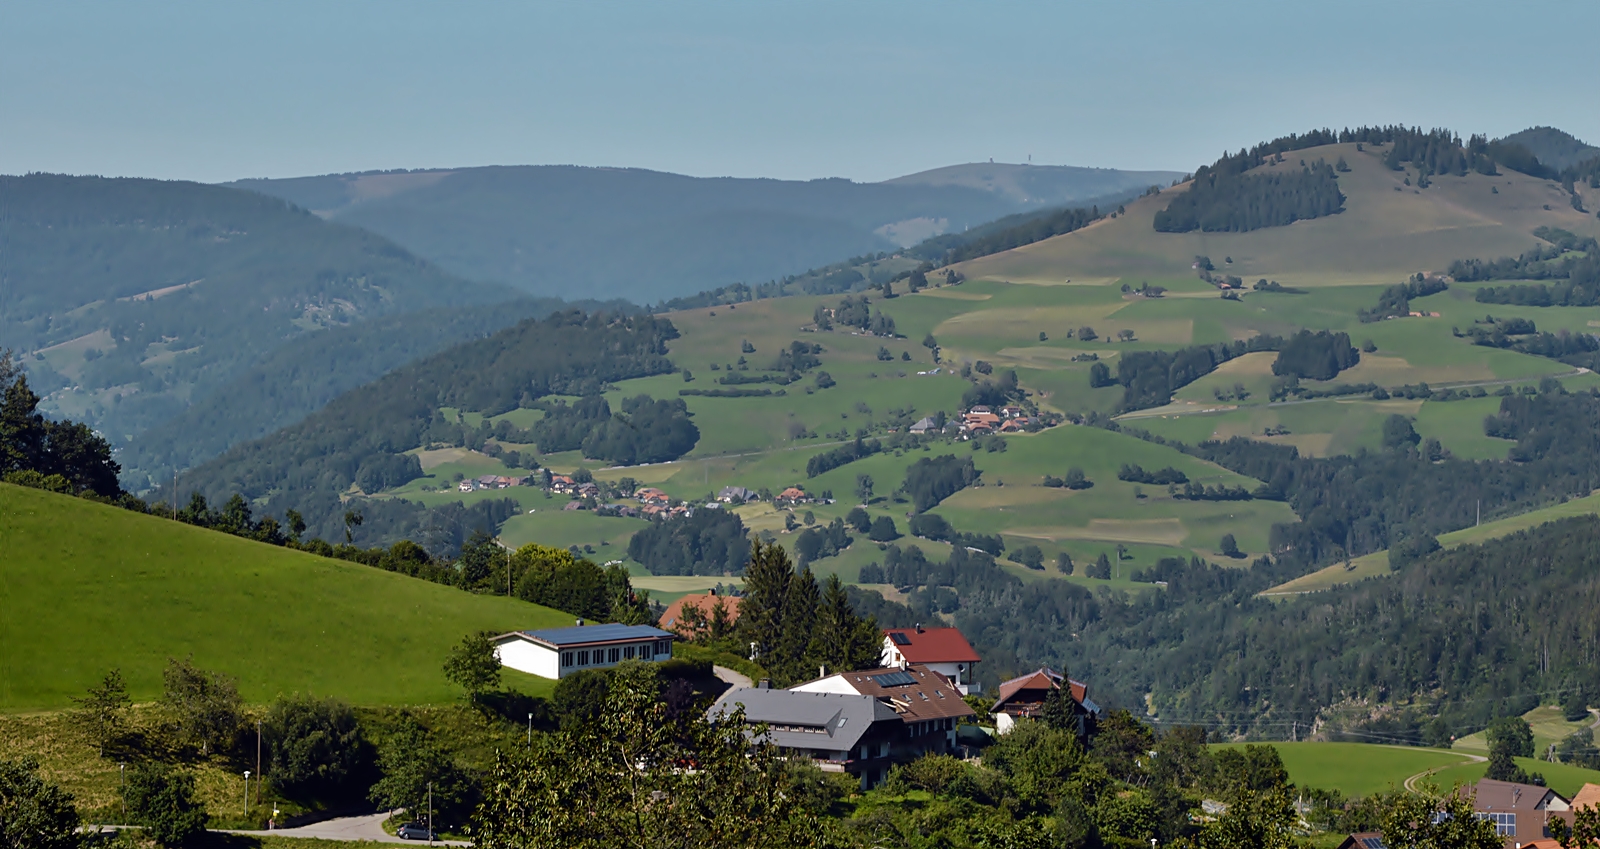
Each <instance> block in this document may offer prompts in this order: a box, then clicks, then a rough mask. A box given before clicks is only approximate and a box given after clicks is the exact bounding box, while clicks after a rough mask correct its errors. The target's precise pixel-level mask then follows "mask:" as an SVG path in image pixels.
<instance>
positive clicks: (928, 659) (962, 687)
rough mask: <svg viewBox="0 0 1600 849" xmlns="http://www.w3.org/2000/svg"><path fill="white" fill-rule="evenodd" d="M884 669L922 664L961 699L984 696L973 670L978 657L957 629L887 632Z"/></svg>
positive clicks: (884, 635)
mask: <svg viewBox="0 0 1600 849" xmlns="http://www.w3.org/2000/svg"><path fill="white" fill-rule="evenodd" d="M882 663H883V665H884V666H906V665H908V664H913V663H916V664H921V665H923V666H926V667H927V668H929V669H931V670H933V671H934V672H937V673H939V674H940V675H943V676H944V677H946V678H949V679H950V680H951V681H952V682H953V683H954V684H955V687H956V689H957V690H959V691H961V695H963V696H965V695H969V694H972V693H981V692H983V687H982V685H980V684H979V683H978V682H977V677H978V676H977V673H976V672H975V671H974V670H973V667H974V666H976V665H977V663H978V653H977V652H976V651H973V649H972V644H971V643H969V642H967V638H966V637H964V636H962V635H961V631H960V630H958V629H956V628H924V627H922V626H921V625H917V626H916V627H913V628H885V629H884V630H883V660H882Z"/></svg>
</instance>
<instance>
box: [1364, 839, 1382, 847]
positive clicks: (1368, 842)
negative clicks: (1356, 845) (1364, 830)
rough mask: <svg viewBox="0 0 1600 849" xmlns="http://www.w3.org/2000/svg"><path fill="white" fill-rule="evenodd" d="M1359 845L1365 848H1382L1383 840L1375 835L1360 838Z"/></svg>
mask: <svg viewBox="0 0 1600 849" xmlns="http://www.w3.org/2000/svg"><path fill="white" fill-rule="evenodd" d="M1361 845H1362V846H1365V847H1366V849H1383V841H1382V840H1381V839H1379V838H1376V837H1363V838H1361Z"/></svg>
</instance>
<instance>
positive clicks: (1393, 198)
mask: <svg viewBox="0 0 1600 849" xmlns="http://www.w3.org/2000/svg"><path fill="white" fill-rule="evenodd" d="M1359 146H1360V147H1362V148H1363V149H1362V150H1358V149H1357V147H1358V144H1357V143H1353V142H1352V143H1348V144H1330V145H1322V146H1317V147H1311V148H1307V149H1304V150H1297V151H1293V152H1291V153H1287V154H1284V159H1283V161H1282V162H1269V163H1267V164H1264V165H1261V166H1259V167H1257V168H1254V169H1252V170H1251V171H1250V173H1251V174H1253V175H1268V176H1270V175H1274V174H1285V175H1287V174H1292V173H1298V172H1299V171H1301V169H1302V166H1301V164H1300V163H1301V162H1302V161H1304V162H1305V163H1307V164H1310V163H1315V162H1317V161H1318V160H1321V161H1323V162H1325V163H1328V164H1330V165H1331V164H1333V163H1336V162H1339V161H1340V160H1341V159H1342V160H1343V162H1344V163H1345V164H1346V166H1347V167H1348V168H1349V169H1350V170H1348V171H1343V172H1337V183H1338V189H1339V191H1340V192H1341V193H1342V194H1343V195H1344V203H1343V208H1342V211H1341V212H1339V213H1337V214H1334V215H1327V216H1324V217H1318V218H1315V219H1314V220H1302V221H1296V222H1295V223H1293V224H1289V225H1287V226H1279V227H1267V228H1264V229H1257V230H1252V231H1250V232H1204V231H1195V232H1188V233H1158V232H1156V230H1155V226H1154V221H1155V217H1156V214H1157V213H1158V212H1160V211H1162V210H1165V209H1166V208H1167V207H1169V206H1170V205H1171V204H1172V202H1173V200H1174V197H1175V194H1174V193H1182V192H1186V191H1188V190H1189V184H1187V183H1186V184H1184V185H1182V186H1178V187H1176V188H1173V189H1169V190H1166V191H1163V192H1162V193H1161V194H1158V195H1149V196H1146V197H1143V198H1140V199H1138V200H1136V201H1132V202H1130V203H1128V204H1127V205H1126V207H1125V209H1126V212H1125V214H1122V215H1119V216H1117V217H1116V218H1114V219H1107V220H1104V221H1100V222H1097V223H1095V224H1093V225H1091V226H1089V227H1086V228H1084V229H1082V230H1079V231H1077V232H1073V233H1068V234H1066V235H1062V236H1056V237H1054V238H1051V239H1047V240H1045V241H1043V242H1039V243H1036V244H1032V245H1028V246H1025V247H1021V248H1017V249H1015V250H1011V251H1006V252H1004V253H1000V254H995V255H993V256H988V257H983V258H981V259H975V260H971V261H968V262H964V263H961V264H958V265H957V266H956V267H955V270H956V271H957V272H958V273H960V274H963V275H965V276H966V277H968V278H972V279H979V278H983V279H994V280H1007V281H1012V282H1017V283H1036V284H1047V285H1060V284H1063V283H1065V282H1067V281H1068V280H1075V281H1078V282H1079V283H1084V282H1090V281H1097V280H1105V279H1107V278H1110V279H1117V278H1127V277H1138V276H1148V277H1151V278H1155V277H1177V276H1185V275H1187V274H1190V273H1192V272H1191V271H1190V268H1191V266H1192V265H1193V263H1194V262H1195V257H1197V256H1207V257H1211V258H1212V259H1213V260H1218V261H1220V260H1221V259H1222V258H1224V257H1231V258H1232V259H1233V262H1232V263H1230V264H1229V266H1230V267H1229V269H1228V272H1227V273H1229V274H1234V275H1237V276H1239V277H1241V278H1244V279H1246V280H1252V281H1253V280H1255V279H1257V278H1269V279H1274V280H1277V281H1279V282H1280V283H1282V284H1284V285H1288V286H1326V285H1351V284H1361V283H1368V284H1373V283H1390V282H1395V281H1398V280H1400V279H1403V278H1405V277H1407V276H1409V275H1411V274H1413V273H1415V272H1417V271H1428V270H1438V271H1442V270H1443V269H1444V268H1445V267H1447V266H1448V265H1449V264H1450V263H1451V262H1452V261H1454V260H1457V259H1461V258H1463V257H1474V256H1479V257H1490V256H1505V255H1509V256H1515V255H1517V254H1520V253H1522V252H1523V251H1525V250H1527V249H1529V248H1531V247H1533V246H1535V245H1536V244H1538V241H1537V240H1536V239H1535V238H1534V237H1533V236H1532V235H1531V234H1532V231H1533V230H1534V229H1536V228H1538V227H1541V226H1550V227H1560V228H1564V229H1566V230H1570V231H1572V232H1574V233H1581V234H1584V235H1590V236H1594V235H1600V221H1597V220H1596V219H1595V217H1594V215H1593V213H1588V214H1585V213H1582V212H1579V211H1577V210H1576V209H1574V208H1573V207H1572V204H1571V202H1570V201H1571V198H1570V196H1569V195H1568V193H1567V191H1566V190H1565V189H1563V188H1562V186H1561V184H1559V183H1556V182H1553V181H1550V180H1545V179H1539V178H1537V177H1531V176H1528V175H1526V174H1521V173H1518V172H1516V171H1512V170H1510V169H1508V168H1500V169H1499V171H1500V173H1499V174H1498V175H1497V176H1488V175H1484V174H1479V173H1475V172H1474V173H1468V174H1466V175H1465V176H1454V175H1448V174H1440V175H1430V176H1428V177H1427V183H1428V185H1427V186H1426V187H1425V188H1424V187H1422V186H1420V185H1418V183H1419V181H1420V175H1421V172H1420V170H1419V168H1418V167H1417V166H1416V165H1414V164H1405V165H1404V166H1403V167H1402V169H1401V170H1393V169H1392V168H1390V167H1389V166H1388V165H1386V164H1385V162H1384V157H1385V146H1383V145H1371V144H1362V145H1359ZM1579 191H1580V192H1583V189H1582V187H1580V188H1579ZM1584 197H1585V198H1588V197H1589V194H1587V193H1585V194H1584ZM1588 205H1589V206H1594V205H1595V204H1594V202H1593V201H1592V200H1589V201H1588Z"/></svg>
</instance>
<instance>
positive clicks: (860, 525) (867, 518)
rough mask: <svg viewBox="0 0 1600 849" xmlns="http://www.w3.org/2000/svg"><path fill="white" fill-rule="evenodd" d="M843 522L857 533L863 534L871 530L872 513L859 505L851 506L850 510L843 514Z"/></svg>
mask: <svg viewBox="0 0 1600 849" xmlns="http://www.w3.org/2000/svg"><path fill="white" fill-rule="evenodd" d="M844 523H845V524H846V525H849V526H850V527H852V528H854V529H855V530H856V532H857V533H862V534H864V533H866V532H867V531H869V530H872V514H871V513H868V512H867V511H865V510H863V509H861V508H860V507H852V508H850V512H848V513H846V514H844Z"/></svg>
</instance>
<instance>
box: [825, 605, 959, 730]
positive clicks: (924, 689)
mask: <svg viewBox="0 0 1600 849" xmlns="http://www.w3.org/2000/svg"><path fill="white" fill-rule="evenodd" d="M949 630H951V631H954V630H955V629H954V628H950V629H949ZM963 642H965V641H963ZM896 673H899V674H898V675H897V674H896ZM840 677H842V678H843V679H844V680H845V682H846V683H848V684H849V685H850V687H851V688H852V689H854V690H855V691H856V692H858V693H860V694H862V695H863V696H872V697H874V698H876V699H878V700H879V701H884V702H888V703H889V706H890V707H892V708H894V712H895V713H898V714H900V718H901V719H904V720H905V721H907V722H921V721H922V720H925V719H944V718H948V717H963V716H972V715H973V713H974V711H973V710H972V708H970V707H968V706H967V703H966V702H964V701H962V700H961V693H959V692H957V691H956V688H955V685H953V684H951V683H950V679H948V678H946V677H944V676H943V675H940V674H939V673H937V672H934V671H933V670H931V669H928V668H927V667H924V666H917V665H915V664H913V665H911V666H908V667H906V668H905V670H903V671H902V670H899V669H866V670H862V671H860V672H844V673H840ZM899 681H904V682H905V683H895V682H899Z"/></svg>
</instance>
